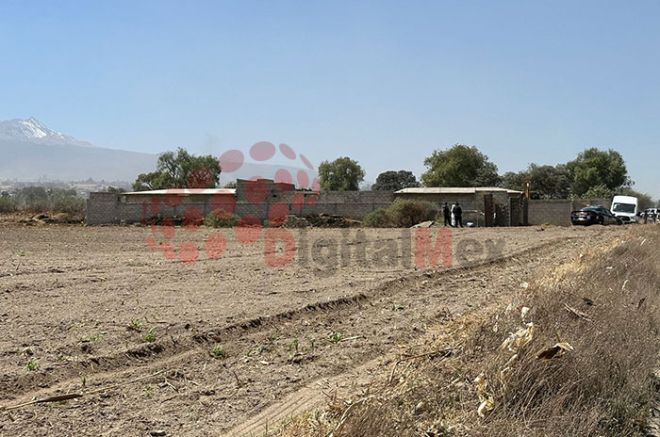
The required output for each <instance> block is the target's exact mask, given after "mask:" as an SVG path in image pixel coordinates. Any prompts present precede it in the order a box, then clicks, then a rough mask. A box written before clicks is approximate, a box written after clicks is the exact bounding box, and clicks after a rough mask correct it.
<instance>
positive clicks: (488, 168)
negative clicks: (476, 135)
mask: <svg viewBox="0 0 660 437" xmlns="http://www.w3.org/2000/svg"><path fill="white" fill-rule="evenodd" d="M424 165H425V166H426V167H427V168H428V170H427V171H426V173H424V174H423V175H422V182H423V183H424V185H426V186H427V187H480V186H492V185H497V183H498V182H499V176H498V175H497V166H496V165H495V164H493V163H492V162H490V161H489V160H488V157H487V156H486V155H484V154H483V153H481V152H480V151H479V149H477V148H476V147H474V146H466V145H463V144H456V145H454V146H453V147H451V148H450V149H448V150H436V151H434V152H433V154H432V155H431V156H429V157H427V158H426V159H425V160H424Z"/></svg>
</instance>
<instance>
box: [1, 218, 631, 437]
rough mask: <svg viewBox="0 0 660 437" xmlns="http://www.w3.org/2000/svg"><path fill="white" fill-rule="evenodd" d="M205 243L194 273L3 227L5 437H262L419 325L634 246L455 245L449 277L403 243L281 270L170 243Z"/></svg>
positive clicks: (76, 236) (539, 239)
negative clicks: (566, 265)
mask: <svg viewBox="0 0 660 437" xmlns="http://www.w3.org/2000/svg"><path fill="white" fill-rule="evenodd" d="M213 232H223V235H224V236H225V239H226V241H227V247H226V251H225V252H224V253H222V256H221V257H218V258H217V259H210V258H208V257H207V256H205V255H203V254H202V256H200V257H199V259H197V260H196V261H195V262H189V263H186V262H181V261H180V260H179V259H174V260H170V259H168V258H167V257H166V256H165V252H166V251H163V250H161V249H160V248H156V249H154V247H158V246H159V242H163V241H165V240H164V239H165V237H166V236H168V235H165V236H164V234H163V233H162V232H161V231H160V230H156V231H155V232H154V230H152V229H150V228H148V227H81V226H64V225H51V226H48V225H46V226H21V225H16V224H7V223H5V224H2V225H0V256H1V257H0V328H1V329H2V336H0V435H2V436H14V435H46V434H51V435H144V436H148V435H193V436H195V435H200V436H201V435H222V434H227V435H264V432H265V431H264V429H263V428H262V427H263V426H265V424H266V423H267V422H269V421H270V422H271V423H272V422H273V421H275V420H276V419H278V418H283V417H286V416H287V415H289V414H292V413H293V412H297V411H299V410H300V409H301V408H304V407H306V406H309V405H312V404H313V403H314V402H318V400H319V395H318V394H317V395H313V394H309V393H310V391H309V390H310V387H313V386H315V385H316V386H319V387H322V388H323V391H322V393H327V394H328V395H330V393H331V392H332V390H333V389H334V388H337V387H339V386H341V387H343V389H344V390H351V387H353V385H355V384H359V383H360V382H359V380H358V378H354V377H353V376H352V372H354V371H355V369H358V368H363V369H364V368H367V369H368V366H369V363H371V362H373V361H374V360H381V359H385V358H384V357H385V356H386V355H387V354H388V353H391V352H392V351H393V350H396V348H397V347H400V346H401V345H408V344H411V343H412V342H414V341H415V339H418V338H419V337H421V336H423V335H424V333H425V332H427V330H428V328H429V326H432V325H437V324H442V323H443V321H444V320H446V319H447V318H448V317H449V316H451V315H456V314H465V313H469V312H471V311H476V310H478V309H480V308H483V307H486V306H489V305H494V304H496V303H497V302H500V301H501V300H502V299H504V298H506V297H507V296H508V295H509V294H510V293H513V292H514V291H515V290H518V289H519V288H520V287H521V286H524V283H525V282H526V281H529V280H530V279H531V278H532V277H533V276H534V275H536V274H537V273H538V272H539V271H541V270H543V269H547V268H549V267H556V265H558V264H560V263H562V262H565V261H566V260H569V259H573V258H574V257H575V256H577V255H578V254H579V253H580V252H581V251H584V250H587V248H588V247H589V245H591V244H594V243H596V242H602V241H604V240H607V239H609V238H611V237H612V236H613V235H618V234H621V233H625V232H628V231H627V230H626V229H625V228H624V227H601V226H595V227H590V228H579V229H577V228H559V227H548V228H546V229H542V228H539V227H529V228H490V229H459V230H453V232H452V235H451V244H452V247H453V259H452V265H451V267H445V266H440V267H436V268H416V267H415V262H414V257H413V258H412V261H411V258H410V257H404V256H403V255H402V254H403V253H404V252H406V250H408V251H410V249H409V248H410V245H412V246H414V239H415V234H414V233H412V234H411V233H409V232H410V231H407V230H406V231H403V230H397V229H379V230H364V232H365V237H364V238H360V237H359V236H357V232H358V230H356V229H350V230H339V229H310V230H308V231H306V233H303V234H301V231H298V230H295V231H294V230H292V231H291V232H292V233H293V236H294V237H295V238H294V239H295V242H296V245H297V247H298V248H300V247H303V249H301V252H297V255H296V257H297V259H296V260H294V261H293V262H291V263H289V264H287V265H285V266H281V267H270V266H268V265H266V262H265V258H267V257H265V255H264V244H263V237H262V235H261V234H260V235H258V237H259V239H257V241H255V242H252V243H243V244H242V243H240V242H238V241H236V239H235V235H234V234H233V232H232V231H231V230H226V231H213V230H209V229H206V228H200V229H194V230H185V229H180V228H179V229H176V232H175V235H174V236H173V237H172V238H171V239H169V240H167V241H171V242H172V243H173V247H175V248H176V247H185V248H187V249H189V250H190V248H191V247H196V248H199V249H200V250H201V251H202V253H203V252H204V247H205V241H206V240H207V239H208V237H209V235H210V234H211V233H213ZM411 240H412V242H411ZM154 241H155V246H154ZM182 243H183V246H182V245H181V244H182ZM150 244H151V247H150ZM335 244H336V248H337V256H336V257H335V256H333V251H332V250H333V247H335ZM160 247H162V245H161V246H160ZM277 248H278V250H279V246H277ZM217 250H219V249H218V248H217V247H216V251H217ZM342 251H343V252H342ZM361 251H364V252H361ZM278 253H279V252H278ZM301 253H302V254H303V255H301ZM342 253H343V254H344V257H343V258H342V256H341V254H342ZM360 253H364V257H363V258H361V257H360V255H359V254H360ZM348 254H350V256H348ZM335 260H336V261H337V262H336V263H335V262H334V261H335ZM365 366H366V367H365ZM296 393H302V394H304V396H303V395H302V394H301V395H300V396H298V397H296ZM67 394H68V395H71V396H72V397H74V396H75V397H76V398H74V399H68V400H66V401H61V402H43V403H37V404H32V405H26V406H23V407H20V408H13V407H16V406H18V405H20V404H22V403H26V402H30V401H32V400H38V399H44V398H48V397H52V396H60V395H67ZM321 399H322V395H321ZM264 411H265V413H264ZM260 413H261V414H260Z"/></svg>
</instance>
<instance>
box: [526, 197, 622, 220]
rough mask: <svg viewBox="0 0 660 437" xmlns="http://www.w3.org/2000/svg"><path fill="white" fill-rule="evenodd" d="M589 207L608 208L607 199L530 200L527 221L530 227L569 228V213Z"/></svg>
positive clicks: (608, 202)
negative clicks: (544, 225)
mask: <svg viewBox="0 0 660 437" xmlns="http://www.w3.org/2000/svg"><path fill="white" fill-rule="evenodd" d="M590 205H601V206H604V207H605V208H609V207H610V201H609V200H607V199H573V200H570V199H540V200H534V199H532V200H530V201H529V207H528V220H529V224H530V225H543V224H549V225H558V226H570V224H571V211H575V210H578V209H580V208H584V207H585V206H590Z"/></svg>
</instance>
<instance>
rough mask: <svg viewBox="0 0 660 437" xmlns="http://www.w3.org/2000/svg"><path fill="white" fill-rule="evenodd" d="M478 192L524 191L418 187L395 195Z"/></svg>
mask: <svg viewBox="0 0 660 437" xmlns="http://www.w3.org/2000/svg"><path fill="white" fill-rule="evenodd" d="M478 191H496V192H507V193H509V194H520V193H522V191H516V190H509V189H506V188H500V187H416V188H404V189H402V190H399V191H395V192H394V193H395V194H474V193H476V192H478Z"/></svg>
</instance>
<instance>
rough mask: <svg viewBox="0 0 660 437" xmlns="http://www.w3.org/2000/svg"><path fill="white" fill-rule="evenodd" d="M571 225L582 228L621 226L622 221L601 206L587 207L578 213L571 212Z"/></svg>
mask: <svg viewBox="0 0 660 437" xmlns="http://www.w3.org/2000/svg"><path fill="white" fill-rule="evenodd" d="M571 223H572V224H574V225H584V226H589V225H621V224H623V221H622V220H621V219H620V218H618V217H615V216H614V214H612V212H611V211H610V210H609V209H607V208H605V207H603V206H587V207H586V208H582V209H581V210H579V211H573V212H571Z"/></svg>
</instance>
